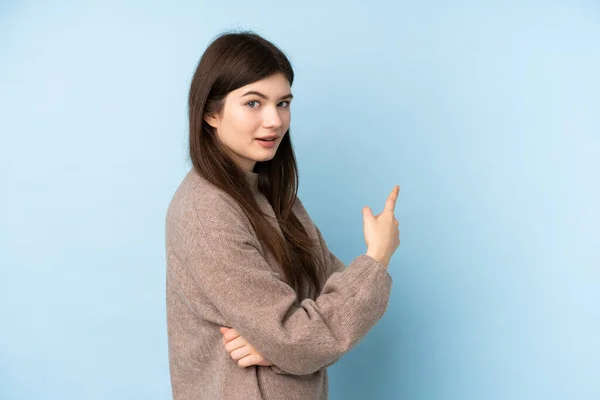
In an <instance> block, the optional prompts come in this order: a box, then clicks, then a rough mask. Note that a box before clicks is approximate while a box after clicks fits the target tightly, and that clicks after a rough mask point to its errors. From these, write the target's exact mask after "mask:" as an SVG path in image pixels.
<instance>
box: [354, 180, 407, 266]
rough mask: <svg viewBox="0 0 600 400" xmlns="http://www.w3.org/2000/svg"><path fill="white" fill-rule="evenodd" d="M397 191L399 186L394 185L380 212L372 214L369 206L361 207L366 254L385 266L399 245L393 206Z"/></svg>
mask: <svg viewBox="0 0 600 400" xmlns="http://www.w3.org/2000/svg"><path fill="white" fill-rule="evenodd" d="M399 193H400V186H396V187H394V190H392V193H391V194H390V195H389V196H388V198H387V201H386V202H385V207H384V209H383V212H382V213H381V214H378V215H376V216H373V212H371V209H370V208H369V207H366V206H365V207H363V209H362V213H363V229H364V234H365V243H366V244H367V252H366V254H367V255H369V256H371V257H372V258H374V259H375V260H377V261H379V262H380V263H382V264H384V265H385V266H386V267H387V265H388V263H389V262H390V258H391V257H392V254H394V252H395V251H396V249H397V248H398V246H399V245H400V230H399V228H398V226H399V225H400V223H399V222H398V220H397V219H396V217H395V216H394V208H395V207H396V200H397V199H398V194H399Z"/></svg>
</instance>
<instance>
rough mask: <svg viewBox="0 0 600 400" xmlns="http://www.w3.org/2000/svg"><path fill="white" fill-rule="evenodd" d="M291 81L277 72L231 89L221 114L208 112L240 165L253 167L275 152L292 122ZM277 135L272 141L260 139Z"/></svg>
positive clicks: (247, 169)
mask: <svg viewBox="0 0 600 400" xmlns="http://www.w3.org/2000/svg"><path fill="white" fill-rule="evenodd" d="M291 100H292V94H291V92H290V83H289V82H288V80H287V78H286V77H285V75H283V74H282V73H276V74H273V75H270V76H268V77H266V78H263V79H261V80H259V81H256V82H253V83H251V84H249V85H246V86H243V87H241V88H239V89H236V90H234V91H231V92H229V93H228V94H227V96H226V97H225V104H224V106H223V110H222V111H221V114H220V115H217V116H205V117H204V119H205V120H206V122H207V123H208V124H210V125H211V126H212V127H214V128H215V129H216V131H217V137H218V138H219V140H220V141H221V142H222V143H223V144H224V145H225V147H226V148H227V149H228V150H229V151H230V153H231V155H232V157H233V159H234V160H235V162H236V163H237V164H238V165H239V166H240V168H242V169H244V170H246V171H252V170H253V169H254V165H255V164H256V162H257V161H268V160H270V159H272V158H273V156H275V152H276V151H277V148H278V147H279V144H280V143H281V139H282V137H283V135H285V133H286V132H287V130H288V128H289V126H290V120H291V115H290V102H291ZM273 135H276V136H277V137H276V139H275V141H273V142H265V141H261V140H258V138H262V137H265V136H273Z"/></svg>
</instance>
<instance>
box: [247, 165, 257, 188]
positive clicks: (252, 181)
mask: <svg viewBox="0 0 600 400" xmlns="http://www.w3.org/2000/svg"><path fill="white" fill-rule="evenodd" d="M244 175H246V181H247V182H248V185H250V188H251V189H252V191H254V192H257V191H258V173H257V172H251V171H246V170H244Z"/></svg>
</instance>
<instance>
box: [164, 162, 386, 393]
mask: <svg viewBox="0 0 600 400" xmlns="http://www.w3.org/2000/svg"><path fill="white" fill-rule="evenodd" d="M246 178H247V179H248V182H249V183H250V185H251V187H252V189H253V193H254V195H255V196H256V199H257V201H258V204H259V205H260V207H261V209H262V210H263V211H264V212H265V213H267V215H269V216H270V217H271V219H270V221H271V222H272V225H273V228H274V229H277V230H278V231H279V232H280V233H281V230H280V228H279V225H278V224H277V221H276V219H275V214H274V212H273V209H272V208H271V206H270V204H269V202H268V200H267V198H266V197H264V196H263V195H262V194H261V193H260V192H259V190H258V174H256V173H254V172H246ZM293 212H294V214H295V215H296V216H297V217H298V218H299V219H300V221H301V222H302V224H303V225H304V226H305V228H306V229H307V230H308V233H309V235H310V236H311V237H312V238H313V239H314V240H315V241H317V242H318V243H319V247H318V250H319V256H320V257H322V260H324V262H325V265H327V269H328V279H327V280H326V282H325V285H324V287H323V289H322V291H321V294H320V295H319V296H318V297H317V298H316V301H313V300H312V299H310V298H306V299H304V300H303V301H302V302H300V303H298V302H297V297H296V294H295V292H294V290H293V289H292V288H291V287H290V286H289V285H287V284H286V283H285V282H284V281H283V271H282V270H281V269H280V267H279V265H278V264H277V263H276V261H275V260H274V258H273V257H272V256H271V254H270V253H269V254H267V255H265V254H263V251H262V248H261V246H260V244H259V242H258V239H257V238H256V236H255V233H254V230H253V229H252V226H251V224H250V222H249V220H248V219H247V217H246V215H245V214H244V212H243V211H242V208H241V207H240V206H238V205H237V203H236V202H235V201H234V200H233V198H231V197H230V196H229V195H227V194H226V193H225V192H223V191H221V190H220V189H218V188H217V187H215V186H214V185H212V184H210V183H209V182H208V181H206V180H205V179H204V178H202V177H201V176H200V175H199V174H198V173H197V172H196V171H195V170H194V169H193V168H192V169H191V170H190V171H189V172H188V173H187V175H186V176H185V177H184V179H183V181H182V182H181V184H180V185H179V187H178V188H177V190H176V192H175V194H174V195H173V198H172V200H171V202H170V204H169V207H168V211H167V215H166V255H167V276H166V289H167V291H166V301H167V328H168V343H169V365H170V373H171V386H172V391H173V398H174V399H175V400H184V399H186V400H187V399H207V400H237V399H240V400H242V399H243V400H255V399H267V400H275V399H282V400H284V399H285V400H313V399H314V400H318V399H327V398H328V380H327V367H328V366H330V365H332V364H334V363H335V362H336V361H338V360H339V358H340V357H341V356H343V355H344V354H345V353H347V352H348V351H350V350H351V349H352V348H353V347H354V346H355V345H356V344H357V343H358V342H359V341H360V340H361V339H362V338H364V336H365V335H366V334H367V332H368V331H369V330H370V329H371V328H372V327H373V326H374V325H375V324H376V322H377V321H378V320H379V319H380V318H381V317H382V316H383V314H384V312H385V311H386V309H387V304H388V300H389V296H390V291H391V287H392V277H391V276H390V274H389V273H388V270H387V268H386V267H385V266H384V265H382V264H381V263H379V262H378V261H376V260H374V259H373V258H371V257H370V256H368V255H366V254H361V255H359V256H358V257H356V258H355V259H354V260H353V261H352V262H351V263H350V264H349V265H348V267H346V266H345V265H344V263H343V262H342V261H340V260H339V259H338V258H337V257H336V256H335V255H333V254H332V253H331V252H330V251H329V250H328V248H327V246H326V243H325V240H324V239H323V237H322V235H321V232H320V231H319V229H318V228H317V227H316V226H315V224H314V223H313V222H312V220H311V218H310V217H309V215H308V213H307V211H306V210H305V209H304V207H303V205H302V202H301V201H300V200H299V199H297V201H296V203H295V205H294V208H293ZM311 290H314V289H312V288H311ZM308 297H314V293H309V296H308ZM221 326H227V327H233V328H235V329H236V330H237V331H238V332H240V334H241V335H242V336H243V337H244V338H245V339H246V340H248V342H250V344H252V346H254V348H255V349H256V350H257V351H258V352H259V353H260V354H262V355H263V356H264V357H265V358H266V359H267V360H269V361H271V362H272V363H273V364H274V365H273V366H268V367H264V366H250V367H245V368H242V367H239V366H238V365H237V362H236V361H235V360H233V359H232V358H231V357H230V356H229V354H228V353H227V351H226V350H225V347H224V345H223V343H222V337H223V335H222V334H221V332H220V331H219V327H221Z"/></svg>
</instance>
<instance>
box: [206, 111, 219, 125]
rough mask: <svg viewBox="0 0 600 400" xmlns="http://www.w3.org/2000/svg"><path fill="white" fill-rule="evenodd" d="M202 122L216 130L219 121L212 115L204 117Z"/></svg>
mask: <svg viewBox="0 0 600 400" xmlns="http://www.w3.org/2000/svg"><path fill="white" fill-rule="evenodd" d="M204 121H206V123H207V124H209V125H210V126H212V127H213V128H217V127H218V126H219V119H218V118H217V117H216V116H214V115H208V114H206V115H204Z"/></svg>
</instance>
